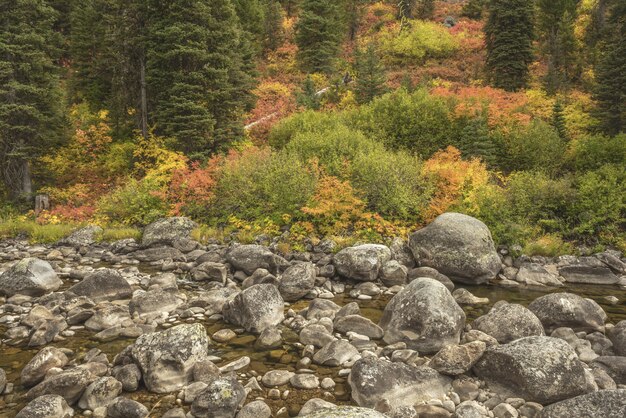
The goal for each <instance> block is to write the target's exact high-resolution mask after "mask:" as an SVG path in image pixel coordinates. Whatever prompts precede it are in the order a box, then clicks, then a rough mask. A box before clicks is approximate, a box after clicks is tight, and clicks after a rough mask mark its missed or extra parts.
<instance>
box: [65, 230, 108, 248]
mask: <svg viewBox="0 0 626 418" xmlns="http://www.w3.org/2000/svg"><path fill="white" fill-rule="evenodd" d="M100 234H102V228H100V227H99V226H97V225H87V226H85V227H83V228H80V229H77V230H76V231H74V232H72V233H71V234H70V235H68V236H67V237H65V238H62V239H61V240H59V242H58V244H59V245H66V246H69V247H75V248H79V247H88V246H90V245H93V244H95V243H96V239H97V237H98V235H100Z"/></svg>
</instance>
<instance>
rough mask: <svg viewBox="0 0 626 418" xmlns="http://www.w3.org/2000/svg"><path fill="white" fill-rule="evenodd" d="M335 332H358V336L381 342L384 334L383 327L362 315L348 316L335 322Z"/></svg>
mask: <svg viewBox="0 0 626 418" xmlns="http://www.w3.org/2000/svg"><path fill="white" fill-rule="evenodd" d="M335 330H336V331H339V332H341V333H342V334H347V333H348V332H350V331H352V332H356V333H357V334H361V335H365V336H367V337H370V338H373V339H375V340H379V339H381V338H383V335H384V332H383V330H382V328H381V327H379V326H378V325H376V324H375V323H373V322H372V321H371V320H369V319H367V318H365V317H363V316H361V315H346V316H343V317H341V318H338V319H337V320H335Z"/></svg>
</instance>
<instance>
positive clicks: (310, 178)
mask: <svg viewBox="0 0 626 418" xmlns="http://www.w3.org/2000/svg"><path fill="white" fill-rule="evenodd" d="M315 181H316V174H315V173H314V172H313V171H312V170H310V169H308V167H307V165H306V164H305V163H303V162H302V161H301V160H300V159H299V158H298V157H297V156H296V155H294V154H293V153H290V152H286V151H282V152H272V151H270V150H269V149H252V150H249V151H245V152H243V153H242V154H241V155H239V156H238V157H236V158H230V159H228V160H227V161H226V162H225V163H224V165H223V166H222V168H221V170H220V174H219V177H218V180H217V186H216V188H215V199H214V204H213V205H212V206H211V208H210V209H209V212H210V214H211V217H212V218H215V219H217V220H219V221H220V222H225V221H226V220H227V219H228V217H230V216H231V215H234V216H236V217H237V218H239V219H243V220H256V219H260V218H264V217H270V218H272V219H274V220H279V219H280V218H281V217H282V215H284V214H290V215H293V214H294V213H296V212H297V210H298V209H300V208H301V207H302V206H303V205H304V204H305V203H306V202H307V201H308V199H309V198H310V197H311V195H312V194H313V191H314V190H315Z"/></svg>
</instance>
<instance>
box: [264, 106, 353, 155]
mask: <svg viewBox="0 0 626 418" xmlns="http://www.w3.org/2000/svg"><path fill="white" fill-rule="evenodd" d="M339 125H341V120H340V118H339V117H338V115H337V114H335V113H324V112H315V111H312V110H307V111H305V112H301V113H297V114H295V115H293V116H291V117H289V118H287V119H285V120H283V121H281V122H280V123H278V124H276V125H275V126H274V127H273V128H272V130H271V132H270V135H269V143H270V145H271V146H272V147H274V148H279V149H280V148H284V147H285V146H286V145H287V144H288V143H289V142H290V141H291V140H292V139H293V138H294V137H295V136H296V135H297V134H302V133H306V132H324V131H326V132H328V131H330V130H333V129H335V128H337V127H338V126H339Z"/></svg>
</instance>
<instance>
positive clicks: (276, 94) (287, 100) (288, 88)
mask: <svg viewBox="0 0 626 418" xmlns="http://www.w3.org/2000/svg"><path fill="white" fill-rule="evenodd" d="M294 90H295V87H294V86H293V85H285V84H282V83H280V82H277V81H271V80H266V81H263V82H262V83H261V84H259V86H258V87H257V88H256V89H255V90H254V94H255V95H256V97H257V103H256V106H255V108H254V109H253V110H252V112H251V113H250V116H249V117H248V121H247V123H252V122H255V121H260V123H258V124H256V125H254V127H253V128H252V129H251V130H250V132H251V134H252V136H253V138H254V139H255V140H257V142H263V141H265V140H266V139H267V136H268V135H269V131H270V129H271V128H272V126H273V125H274V124H275V123H276V122H277V121H278V120H279V119H281V118H283V117H285V116H288V115H290V114H291V113H293V112H294V111H295V109H296V100H295V98H294V96H293V94H292V93H291V92H292V91H294Z"/></svg>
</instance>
